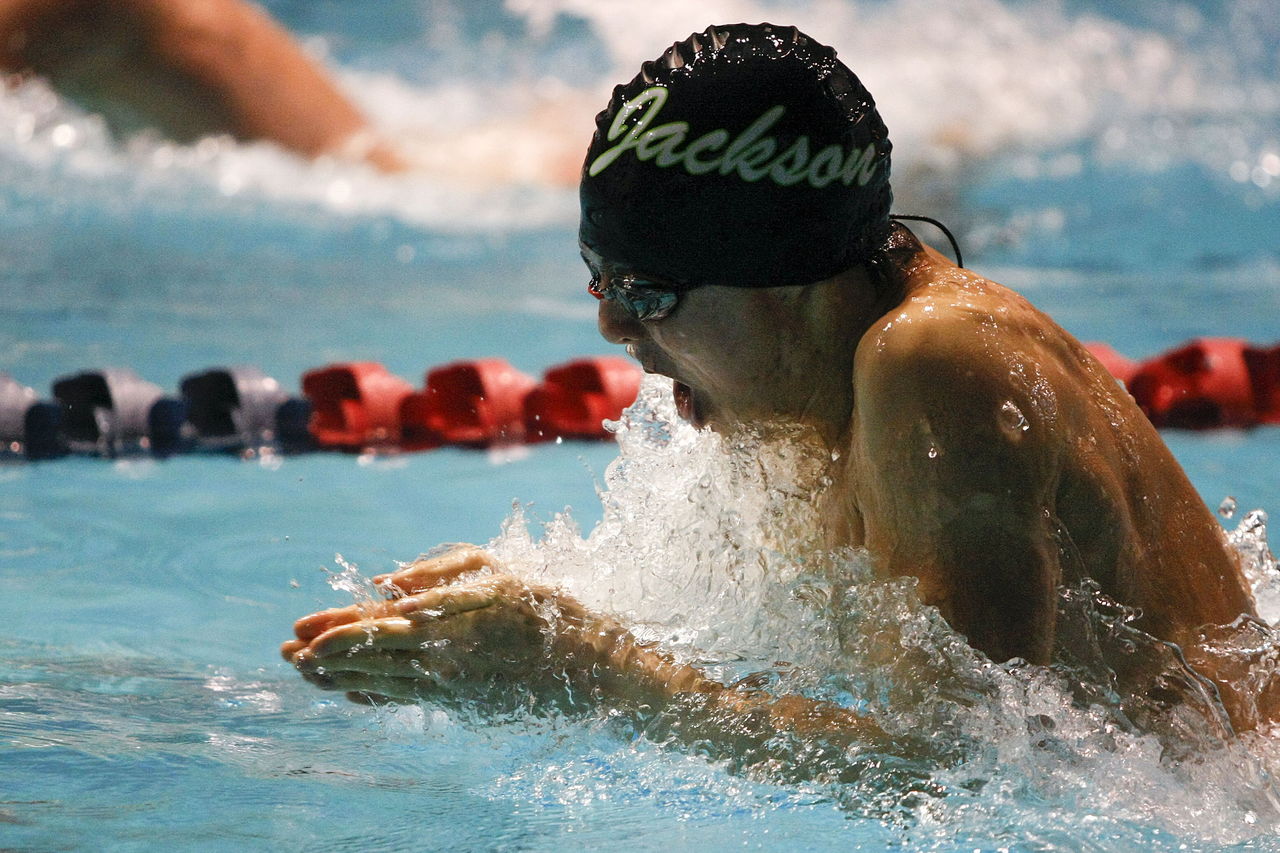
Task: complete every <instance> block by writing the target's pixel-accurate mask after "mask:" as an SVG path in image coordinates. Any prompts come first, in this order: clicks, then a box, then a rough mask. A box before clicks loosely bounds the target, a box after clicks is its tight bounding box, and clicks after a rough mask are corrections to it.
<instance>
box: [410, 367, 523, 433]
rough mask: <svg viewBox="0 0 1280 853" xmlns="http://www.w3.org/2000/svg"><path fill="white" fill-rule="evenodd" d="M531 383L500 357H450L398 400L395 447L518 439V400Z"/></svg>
mask: <svg viewBox="0 0 1280 853" xmlns="http://www.w3.org/2000/svg"><path fill="white" fill-rule="evenodd" d="M536 384H537V382H536V380H534V379H533V377H531V376H527V375H526V374H524V373H521V372H520V371H518V370H516V369H515V368H514V367H512V366H511V365H510V364H508V363H507V362H506V361H504V360H503V359H500V358H481V359H477V360H475V361H456V362H454V363H452V364H446V365H444V366H443V367H437V368H435V369H434V370H431V371H429V372H428V373H427V377H426V381H425V388H424V390H423V391H422V392H420V393H417V394H411V395H409V396H408V397H406V398H405V399H404V401H403V402H402V403H401V404H400V422H401V429H402V435H401V446H402V447H403V448H404V449H405V450H428V449H430V448H433V447H440V446H441V445H444V444H460V445H464V446H469V447H491V446H494V445H502V444H519V443H520V442H522V441H524V437H525V430H524V403H525V398H526V397H527V396H528V395H529V392H530V391H532V390H533V388H534V386H535V385H536Z"/></svg>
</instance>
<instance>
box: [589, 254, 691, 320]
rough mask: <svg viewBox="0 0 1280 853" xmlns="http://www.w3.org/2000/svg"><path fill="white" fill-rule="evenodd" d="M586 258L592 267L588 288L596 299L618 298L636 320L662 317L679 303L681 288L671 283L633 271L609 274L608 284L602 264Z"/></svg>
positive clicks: (659, 318) (666, 315) (590, 268)
mask: <svg viewBox="0 0 1280 853" xmlns="http://www.w3.org/2000/svg"><path fill="white" fill-rule="evenodd" d="M583 260H584V261H586V263H587V269H589V270H590V271H591V281H590V282H589V283H588V284H587V292H588V293H590V294H591V295H592V296H594V297H595V298H596V299H602V300H617V301H618V302H619V303H620V304H621V305H622V307H623V308H625V309H626V310H627V311H628V312H630V313H631V316H633V317H635V318H636V319H637V320H643V321H648V322H654V321H657V320H661V319H663V318H665V317H668V316H670V314H671V312H672V311H674V310H676V306H677V305H679V304H680V291H678V290H675V289H673V288H672V287H671V286H670V285H663V284H659V283H657V282H655V281H651V280H649V279H646V278H639V277H637V276H634V275H630V274H614V275H610V276H609V283H608V284H605V283H604V279H603V277H602V276H601V273H600V270H599V268H598V267H596V265H595V264H593V263H591V261H589V260H587V259H586V258H583Z"/></svg>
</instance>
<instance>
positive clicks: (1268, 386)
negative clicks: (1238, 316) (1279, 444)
mask: <svg viewBox="0 0 1280 853" xmlns="http://www.w3.org/2000/svg"><path fill="white" fill-rule="evenodd" d="M1244 364H1245V367H1246V368H1248V370H1249V378H1250V380H1252V382H1253V405H1254V409H1255V410H1256V412H1257V415H1258V421H1259V423H1264V424H1280V345H1277V346H1274V347H1272V348H1271V349H1260V348H1258V347H1245V349H1244Z"/></svg>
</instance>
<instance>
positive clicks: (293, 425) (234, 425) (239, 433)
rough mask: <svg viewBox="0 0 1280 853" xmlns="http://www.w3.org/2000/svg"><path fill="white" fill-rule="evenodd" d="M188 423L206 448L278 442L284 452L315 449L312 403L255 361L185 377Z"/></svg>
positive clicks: (274, 444)
mask: <svg viewBox="0 0 1280 853" xmlns="http://www.w3.org/2000/svg"><path fill="white" fill-rule="evenodd" d="M181 389H182V399H183V402H184V403H185V404H186V417H187V424H188V426H189V427H190V431H191V432H192V433H194V440H195V442H196V444H197V446H198V447H199V448H200V449H202V450H211V451H219V450H220V451H224V452H230V453H238V452H243V451H245V450H252V449H255V448H260V447H275V448H277V449H279V450H280V451H281V452H284V453H302V452H305V451H309V450H313V449H314V448H315V440H314V439H313V438H312V436H311V432H310V431H309V429H308V424H309V422H310V420H311V415H312V407H311V402H310V401H309V400H306V399H302V398H299V397H291V396H290V395H289V394H287V393H286V392H285V390H284V389H283V388H281V387H280V383H279V382H277V381H276V380H275V379H273V378H271V377H270V376H267V375H266V374H265V373H263V372H262V371H261V370H259V369H258V368H256V367H251V366H241V367H215V368H211V369H209V370H205V371H203V372H201V373H192V374H190V375H188V376H185V377H183V379H182V382H181Z"/></svg>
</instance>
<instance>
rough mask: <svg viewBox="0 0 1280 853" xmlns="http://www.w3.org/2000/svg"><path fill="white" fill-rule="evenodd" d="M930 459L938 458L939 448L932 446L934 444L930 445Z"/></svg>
mask: <svg viewBox="0 0 1280 853" xmlns="http://www.w3.org/2000/svg"><path fill="white" fill-rule="evenodd" d="M929 458H930V459H937V458H938V448H937V447H936V446H935V445H932V444H931V445H929Z"/></svg>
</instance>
